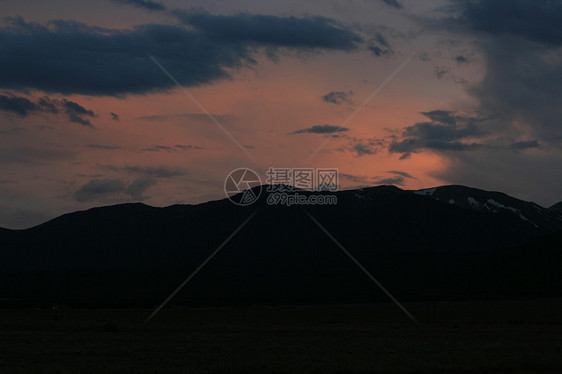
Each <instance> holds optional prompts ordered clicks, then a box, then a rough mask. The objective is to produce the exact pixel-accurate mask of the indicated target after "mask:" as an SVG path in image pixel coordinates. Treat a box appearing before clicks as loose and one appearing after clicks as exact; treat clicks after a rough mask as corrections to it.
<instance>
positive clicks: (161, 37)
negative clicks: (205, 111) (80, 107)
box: [0, 12, 362, 96]
mask: <svg viewBox="0 0 562 374" xmlns="http://www.w3.org/2000/svg"><path fill="white" fill-rule="evenodd" d="M175 14H176V16H177V17H178V18H179V19H180V20H181V21H182V22H183V23H184V25H163V24H145V25H138V26H135V27H133V28H131V29H111V28H101V27H93V26H88V25H86V24H83V23H79V22H76V21H61V20H59V21H50V22H48V23H46V24H39V23H34V22H25V21H24V19H22V18H9V19H7V21H6V22H5V24H4V25H3V26H1V27H0V50H1V51H2V56H3V57H2V59H1V60H0V82H2V83H1V86H2V87H3V88H6V89H14V90H23V89H37V90H41V91H45V92H57V93H62V94H86V95H113V96H122V95H125V94H130V93H147V92H154V91H166V90H168V89H170V88H173V87H174V83H173V82H171V80H170V79H166V77H165V76H163V74H162V72H161V71H160V70H159V69H158V67H157V66H155V64H154V63H153V62H152V61H151V60H150V59H149V58H148V56H147V54H148V53H149V54H150V55H152V56H154V57H155V58H156V59H157V60H158V61H159V62H160V63H161V64H162V65H163V66H164V67H165V68H166V69H168V70H169V71H170V72H171V73H172V74H173V75H174V77H175V78H176V79H177V80H178V82H179V83H180V84H182V85H185V86H199V85H201V84H207V83H210V82H213V81H216V80H220V79H225V78H228V77H230V73H231V71H232V70H236V69H239V68H242V67H245V66H251V65H255V64H257V62H256V60H255V59H254V56H255V55H256V54H258V53H260V52H263V51H264V50H265V49H267V50H268V51H269V53H270V54H271V53H273V54H274V53H275V51H276V50H279V49H283V50H318V51H320V50H326V49H332V50H344V51H351V50H354V49H356V48H357V45H358V44H359V43H361V42H362V39H361V37H359V36H358V35H357V34H355V33H354V32H353V31H351V30H349V29H347V28H345V27H344V26H342V25H340V24H339V23H338V22H336V21H335V20H333V19H329V18H321V17H302V18H297V17H278V16H265V15H252V14H245V13H242V14H236V15H230V16H224V15H211V14H207V13H193V12H176V13H175ZM262 47H263V48H262ZM29 56H34V58H29Z"/></svg>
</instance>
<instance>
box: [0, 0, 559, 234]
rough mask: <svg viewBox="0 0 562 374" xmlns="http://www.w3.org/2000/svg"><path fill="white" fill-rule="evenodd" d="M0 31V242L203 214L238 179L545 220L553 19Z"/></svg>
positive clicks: (215, 8) (89, 19)
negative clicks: (323, 183) (334, 187)
mask: <svg viewBox="0 0 562 374" xmlns="http://www.w3.org/2000/svg"><path fill="white" fill-rule="evenodd" d="M0 18H1V19H0V53H1V56H2V57H1V58H0V170H1V172H2V173H1V174H0V227H4V228H11V229H23V228H28V227H32V226H34V225H37V224H40V223H43V222H45V221H47V220H49V219H52V218H54V217H56V216H59V215H61V214H64V213H68V212H72V211H76V210H84V209H88V208H91V207H95V206H102V205H111V204H119V203H128V202H143V203H145V204H149V205H152V206H168V205H172V204H197V203H201V202H204V201H209V200H217V199H222V198H225V193H224V181H225V178H226V177H227V175H228V174H229V173H230V172H231V171H232V170H234V169H237V168H241V167H247V168H251V169H252V170H255V171H256V172H258V174H259V175H260V176H261V177H262V181H263V182H264V183H265V181H266V171H267V170H268V169H269V168H270V167H274V168H280V167H283V168H337V169H338V170H339V174H340V187H341V188H342V189H349V188H359V187H365V186H376V185H380V184H393V185H395V186H397V187H400V188H403V189H421V188H429V187H434V186H439V185H446V184H462V185H467V186H471V187H476V188H481V189H486V190H494V191H502V192H505V193H507V194H509V195H512V196H514V197H517V198H520V199H524V200H527V201H534V202H536V203H538V204H540V205H542V206H545V207H549V206H551V205H553V204H555V203H557V202H558V201H560V200H562V168H561V167H560V165H562V115H561V114H562V101H561V98H562V84H561V83H562V28H560V26H559V25H560V24H562V1H531V0H494V1H466V0H427V1H419V0H373V1H367V0H340V1H335V0H334V1H331V0H321V1H320V0H310V1H282V2H272V1H265V0H262V1H257V0H244V1H236V2H233V1H227V0H213V1H190V0H181V1H180V0H161V1H156V0H97V1H82V0H72V1H70V0H53V1H48V2H46V1H42V0H3V1H2V3H1V4H0ZM207 113H208V114H210V116H209V115H208V114H207ZM210 117H212V118H210Z"/></svg>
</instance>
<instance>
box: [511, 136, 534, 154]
mask: <svg viewBox="0 0 562 374" xmlns="http://www.w3.org/2000/svg"><path fill="white" fill-rule="evenodd" d="M539 146H540V144H539V141H538V140H536V139H534V140H524V141H520V142H515V143H513V144H512V145H511V148H513V149H515V150H518V151H520V150H523V149H529V148H538V147H539Z"/></svg>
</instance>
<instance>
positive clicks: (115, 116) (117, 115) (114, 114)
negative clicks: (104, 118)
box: [109, 112, 119, 121]
mask: <svg viewBox="0 0 562 374" xmlns="http://www.w3.org/2000/svg"><path fill="white" fill-rule="evenodd" d="M109 114H110V115H111V119H112V120H113V121H119V114H117V113H113V112H109Z"/></svg>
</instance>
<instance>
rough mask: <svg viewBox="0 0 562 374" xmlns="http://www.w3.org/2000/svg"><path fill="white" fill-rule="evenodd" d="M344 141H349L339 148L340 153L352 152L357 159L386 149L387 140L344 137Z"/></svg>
mask: <svg viewBox="0 0 562 374" xmlns="http://www.w3.org/2000/svg"><path fill="white" fill-rule="evenodd" d="M341 137H342V139H345V140H347V144H345V145H344V146H342V147H340V148H338V149H337V150H338V151H340V152H351V153H354V154H355V157H362V156H368V155H374V154H376V153H378V152H379V151H380V150H381V149H383V148H384V147H385V140H384V139H379V138H357V137H351V136H347V135H342V136H341Z"/></svg>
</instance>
